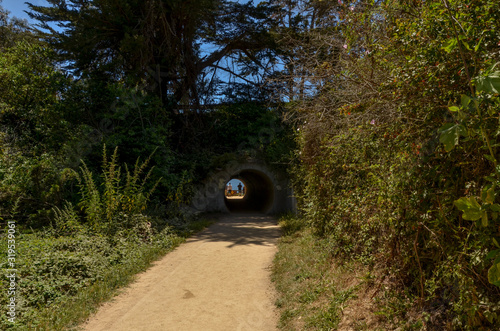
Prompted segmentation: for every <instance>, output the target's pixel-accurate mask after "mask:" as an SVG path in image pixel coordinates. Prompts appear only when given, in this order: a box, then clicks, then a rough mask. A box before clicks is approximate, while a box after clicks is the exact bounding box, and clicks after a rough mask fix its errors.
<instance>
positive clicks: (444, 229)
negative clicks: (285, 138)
mask: <svg viewBox="0 0 500 331" xmlns="http://www.w3.org/2000/svg"><path fill="white" fill-rule="evenodd" d="M328 3H329V4H331V3H330V2H328ZM317 4H318V6H320V5H325V6H326V3H325V2H318V3H317ZM309 5H310V7H309V8H311V10H312V8H314V6H313V4H309ZM331 5H332V6H333V7H335V11H336V12H338V16H335V15H332V16H325V17H323V20H322V21H321V22H319V23H318V26H316V28H315V29H309V30H308V31H302V32H301V33H299V34H298V33H295V31H288V32H289V33H288V34H285V37H284V38H283V42H284V43H286V44H288V45H290V49H299V50H300V51H301V52H299V53H298V54H297V53H296V54H295V55H296V58H295V59H294V60H293V66H294V68H295V69H296V70H297V71H298V72H300V74H298V75H297V76H296V78H297V77H300V78H301V79H302V81H304V82H305V83H302V87H303V90H304V92H303V93H302V94H301V95H299V96H298V97H297V98H296V101H295V102H294V104H292V105H290V109H291V117H292V120H293V121H294V123H295V125H296V140H297V142H298V144H299V148H298V149H297V153H296V154H297V158H296V163H295V164H294V165H293V166H292V168H291V169H292V170H291V171H292V176H293V178H294V180H295V189H296V193H297V196H298V200H299V206H300V207H299V208H300V211H301V215H302V216H303V220H302V222H304V226H306V227H307V228H310V229H312V230H313V232H314V234H315V235H316V236H317V237H318V240H319V241H318V242H316V241H314V242H315V245H320V246H322V249H321V250H320V251H321V253H320V251H317V252H314V253H311V254H316V256H317V261H316V262H309V263H312V264H313V265H312V266H308V264H307V263H305V266H304V267H297V266H295V267H291V268H290V269H289V270H288V271H287V272H288V273H289V274H290V276H289V277H293V276H294V275H296V276H295V277H296V282H302V281H303V279H302V275H303V273H304V271H303V270H302V268H305V269H306V270H309V271H308V272H310V274H311V277H312V279H316V281H317V282H316V283H315V284H317V285H318V288H316V291H317V292H319V293H317V294H316V296H317V297H318V299H317V300H314V299H310V298H308V300H309V299H310V300H311V302H312V303H311V305H312V307H314V306H315V305H318V304H319V305H320V306H319V308H320V310H321V309H322V310H321V311H322V312H323V313H322V314H323V316H324V318H323V319H321V318H319V319H318V318H316V319H314V321H316V323H312V324H311V323H310V324H309V325H308V324H306V328H310V329H325V328H323V327H321V326H319V325H320V324H321V323H320V322H318V321H321V320H326V321H329V323H330V324H328V323H327V324H326V325H329V328H336V327H337V326H338V325H339V324H338V323H339V322H340V321H341V318H340V316H342V310H343V309H344V308H345V306H347V304H346V305H344V306H341V305H340V304H339V303H338V298H337V299H336V298H335V295H333V296H332V295H326V296H327V298H328V299H327V302H330V304H328V303H326V304H325V302H324V300H325V298H324V297H325V295H324V294H323V295H321V293H324V292H325V291H331V286H333V285H332V284H330V285H321V284H324V282H325V280H324V279H323V277H329V279H331V282H332V283H333V284H335V282H336V280H335V277H333V276H329V274H331V271H328V270H329V269H328V268H326V269H325V270H326V271H325V272H324V273H320V275H318V276H315V273H314V270H315V269H314V268H315V267H314V263H317V265H318V268H324V266H323V265H322V263H324V262H321V261H322V258H323V255H319V254H328V257H329V258H330V259H332V260H331V261H336V262H335V263H337V264H340V265H346V266H347V267H351V268H352V267H353V265H356V264H358V266H362V267H359V268H361V269H359V268H358V269H355V270H358V271H359V270H362V268H367V270H368V271H366V272H367V273H364V274H362V275H361V276H360V277H367V276H366V275H369V276H370V277H369V278H370V282H372V283H374V285H373V286H372V288H373V289H376V288H378V289H380V288H382V289H384V290H383V291H382V290H379V291H377V293H378V294H377V295H376V296H374V297H373V300H377V308H376V309H375V310H374V311H375V313H376V314H378V315H379V316H381V317H384V318H383V319H382V320H384V321H385V322H390V324H389V326H387V325H384V324H379V328H380V329H392V328H394V329H396V328H398V327H400V328H402V329H425V330H496V329H497V328H498V327H499V325H500V310H499V309H500V291H499V290H500V289H499V285H500V273H499V271H500V269H499V268H500V245H499V243H500V237H499V236H500V219H499V218H498V212H499V211H500V204H499V202H500V200H499V197H498V195H499V193H500V191H499V179H500V167H499V165H498V160H499V155H498V146H500V145H499V142H500V141H499V119H500V118H499V111H500V99H499V92H500V63H499V61H500V33H499V31H500V30H499V26H498V24H500V20H499V18H500V8H499V7H498V4H497V3H496V2H495V1H487V0H478V1H476V0H472V1H467V0H461V1H448V0H439V1H380V2H379V1H375V2H374V1H354V2H350V1H338V2H336V3H335V4H331ZM318 12H320V11H319V9H318ZM293 82H297V79H295V81H293ZM300 87H301V86H298V87H296V88H297V89H298V88H300ZM307 89H314V91H309V92H308V91H307ZM313 92H314V97H310V95H311V93H313ZM288 222H289V221H288ZM297 235H298V238H303V239H287V240H296V241H292V242H296V244H297V245H300V242H301V241H303V240H307V239H305V238H308V235H307V234H302V232H299V233H298V234H297ZM303 236H305V237H303ZM292 238H293V237H292ZM288 245H289V244H288ZM286 247H288V246H282V250H283V249H287V248H286ZM283 254H285V252H283ZM301 254H304V253H296V254H295V255H293V254H292V256H288V257H287V258H286V260H284V261H283V258H284V257H279V258H278V260H277V268H278V269H277V272H278V273H283V271H282V270H280V269H279V268H283V266H282V264H283V263H289V262H290V261H292V260H293V259H296V258H297V259H300V260H301V261H302V258H301V257H300V256H301ZM310 259H311V260H314V259H313V258H312V257H310ZM335 263H333V262H332V268H333V265H334V264H335ZM363 266H364V267H363ZM300 270H302V271H300ZM347 270H349V268H348V269H347ZM351 272H352V273H355V272H354V271H351ZM286 274H287V273H285V275H286ZM373 277H375V278H373ZM306 279H307V278H306ZM363 279H365V280H366V278H363ZM312 282H313V283H314V281H312ZM359 282H361V283H362V281H361V280H359ZM292 283H293V282H292ZM291 288H292V287H290V285H289V286H285V288H284V289H283V293H287V292H286V291H287V290H290V289H291ZM334 288H335V286H334ZM346 289H347V288H344V289H342V288H337V290H336V291H337V292H338V291H340V290H346ZM351 290H353V289H352V288H351ZM308 291H311V290H308ZM380 291H382V292H380ZM308 293H310V292H308ZM328 293H330V292H328ZM334 293H336V292H335V291H334ZM362 293H363V292H361V294H360V293H357V295H363V294H362ZM302 294H305V293H302ZM372 294H373V293H371V294H370V296H371V295H372ZM284 295H285V294H284ZM311 295H312V294H311ZM320 298H322V299H320ZM291 300H292V301H293V300H296V301H297V304H296V306H293V305H292V306H291V307H292V308H290V307H288V310H287V311H286V313H287V314H288V317H286V318H285V317H283V318H284V320H283V323H285V324H284V325H293V323H292V322H290V320H291V321H293V320H295V321H296V323H297V321H298V320H300V319H301V318H305V316H308V315H307V313H304V311H303V310H302V311H301V310H300V309H304V308H300V309H299V308H297V307H298V306H297V305H299V306H300V307H303V306H304V305H305V304H304V302H303V301H300V300H301V296H300V295H299V296H297V297H296V298H295V299H291ZM322 300H323V301H322ZM335 300H337V301H335ZM335 302H337V303H335ZM289 304H290V303H288V304H287V305H289ZM354 304H357V303H354ZM330 305H332V307H334V308H328V307H330ZM293 307H295V308H293ZM342 307H344V308H342ZM309 309H310V308H309ZM316 313H318V312H316ZM304 314H305V315H304ZM318 314H319V313H318ZM385 322H384V323H385ZM286 323H288V324H286ZM290 323H292V324H290ZM315 324H318V325H315ZM299 325H300V323H299ZM357 327H358V329H371V328H370V327H367V326H366V325H365V326H364V327H363V326H362V325H358V326H357ZM372 327H373V326H372ZM285 329H287V328H286V327H285Z"/></svg>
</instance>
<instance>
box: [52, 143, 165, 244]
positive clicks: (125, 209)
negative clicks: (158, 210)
mask: <svg viewBox="0 0 500 331" xmlns="http://www.w3.org/2000/svg"><path fill="white" fill-rule="evenodd" d="M151 156H152V154H151V155H150V156H149V157H148V158H147V159H146V160H145V161H144V162H143V163H140V162H139V159H137V161H136V163H135V166H134V170H133V171H130V170H129V168H128V166H127V165H125V166H124V167H125V176H123V175H122V172H121V167H119V166H118V147H117V148H115V150H114V152H113V155H112V156H111V159H109V160H108V157H107V153H106V145H104V147H103V162H102V175H101V184H100V185H99V184H98V182H96V180H95V179H94V175H93V173H92V172H91V171H90V170H89V169H88V167H87V165H86V164H85V163H83V166H82V167H80V171H81V175H78V177H77V179H78V182H79V185H80V194H81V201H80V202H79V204H78V207H79V208H80V209H81V210H82V211H84V213H85V218H86V221H87V223H88V225H89V226H90V228H91V229H92V230H94V231H96V232H99V233H103V234H107V235H113V234H115V233H117V232H118V231H120V230H123V229H130V228H133V227H135V226H136V225H137V222H139V221H141V222H145V223H148V222H149V220H148V218H147V217H138V215H142V214H143V213H144V212H145V210H146V208H147V203H148V201H149V199H150V197H151V194H152V193H153V191H154V190H155V188H156V186H157V185H158V183H159V182H160V180H161V179H159V180H157V181H156V183H155V184H154V185H153V186H152V188H150V189H149V190H146V182H147V180H148V179H149V178H150V177H151V173H152V170H153V168H151V169H150V170H149V171H148V172H147V173H146V174H145V175H144V176H143V174H144V173H145V171H146V168H147V166H148V164H149V162H150V160H151ZM123 177H124V178H123ZM141 177H142V178H141ZM69 213H70V212H69V211H67V210H66V212H59V214H58V215H59V216H62V214H65V215H69ZM73 216H74V215H73ZM59 218H61V217H59Z"/></svg>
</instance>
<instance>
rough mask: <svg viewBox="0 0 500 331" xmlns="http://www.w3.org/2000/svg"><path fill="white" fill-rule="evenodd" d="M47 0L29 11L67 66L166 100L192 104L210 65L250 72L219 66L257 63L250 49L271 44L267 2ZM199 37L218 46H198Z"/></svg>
mask: <svg viewBox="0 0 500 331" xmlns="http://www.w3.org/2000/svg"><path fill="white" fill-rule="evenodd" d="M48 2H49V4H50V6H48V7H43V6H37V5H33V4H29V6H30V8H31V10H32V12H31V13H30V16H31V17H32V18H34V19H37V20H38V21H39V22H40V24H39V28H41V30H39V32H40V33H42V37H43V38H44V39H45V40H47V41H48V42H49V43H50V44H51V45H52V46H53V47H54V48H55V49H56V50H57V51H58V53H59V55H60V56H61V60H62V61H69V62H66V63H69V65H68V68H69V69H71V70H74V73H75V74H83V75H86V74H88V73H90V72H96V71H99V72H102V73H105V74H106V75H107V77H108V79H110V80H120V79H122V80H123V79H125V78H127V79H130V81H131V83H132V84H137V83H142V84H144V86H145V87H146V88H148V89H150V90H152V91H154V93H155V94H156V95H158V96H160V97H161V100H162V101H163V103H164V104H165V105H168V104H171V103H172V102H173V103H174V104H189V103H191V104H199V103H200V95H199V91H200V90H201V88H200V87H201V86H203V81H204V80H205V78H206V77H204V75H208V70H209V69H213V70H215V69H220V70H224V71H227V72H229V73H230V74H233V75H240V77H243V78H244V76H246V75H248V74H250V73H251V70H249V71H247V72H245V71H241V72H240V73H237V72H235V71H233V70H232V69H231V68H224V67H222V66H221V65H220V61H221V60H222V59H223V58H224V57H228V56H230V55H236V54H240V56H242V57H243V56H245V57H246V58H245V59H244V62H245V63H247V64H250V63H253V64H260V60H261V59H260V58H259V57H260V55H259V54H257V53H259V52H260V51H263V50H266V49H269V48H270V47H272V38H271V37H270V35H269V33H268V31H267V28H266V22H267V20H268V19H267V14H268V11H269V9H268V7H266V6H257V7H256V6H253V5H252V4H251V3H249V4H246V5H242V4H239V3H236V2H231V1H226V0H196V1H182V0H147V1H139V0H127V1H111V0H97V1H89V0H49V1H48ZM51 23H56V24H57V28H56V27H54V26H53V25H52V26H51ZM42 31H43V32H42ZM206 43H210V44H211V45H215V46H217V50H215V51H213V52H206V51H203V52H202V45H204V44H206ZM247 68H250V66H247ZM211 82H212V83H213V82H214V80H208V81H207V82H206V84H208V85H210V84H211ZM207 90H210V88H208V89H207ZM212 90H213V89H212Z"/></svg>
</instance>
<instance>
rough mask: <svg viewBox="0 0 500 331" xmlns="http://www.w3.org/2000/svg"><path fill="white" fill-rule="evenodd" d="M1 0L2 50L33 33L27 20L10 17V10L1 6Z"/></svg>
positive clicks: (0, 44) (0, 29) (0, 37)
mask: <svg viewBox="0 0 500 331" xmlns="http://www.w3.org/2000/svg"><path fill="white" fill-rule="evenodd" d="M1 3H2V0H0V51H3V50H4V49H5V48H7V47H12V46H14V44H15V43H16V42H17V41H19V40H20V39H26V38H29V37H31V38H32V39H33V36H32V35H31V33H30V31H29V28H28V25H27V24H26V21H23V20H20V19H17V18H10V17H9V12H8V11H7V10H5V9H4V8H3V7H2V6H1Z"/></svg>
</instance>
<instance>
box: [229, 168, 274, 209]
mask: <svg viewBox="0 0 500 331" xmlns="http://www.w3.org/2000/svg"><path fill="white" fill-rule="evenodd" d="M230 179H238V180H241V181H242V182H243V185H245V188H246V193H245V196H244V197H243V199H238V200H230V199H227V198H226V197H224V203H225V205H226V208H227V210H228V211H229V212H230V213H238V212H259V213H267V212H269V210H271V208H272V206H273V202H274V195H275V194H274V185H273V182H272V181H271V179H270V178H269V177H268V176H267V175H266V174H264V173H263V172H261V171H258V170H253V169H247V170H242V171H241V172H239V173H238V174H237V175H235V176H232V177H231V178H230Z"/></svg>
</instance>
